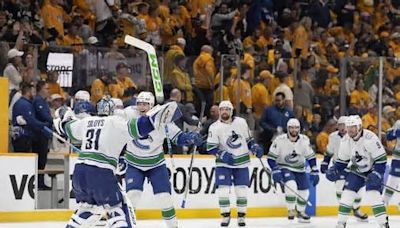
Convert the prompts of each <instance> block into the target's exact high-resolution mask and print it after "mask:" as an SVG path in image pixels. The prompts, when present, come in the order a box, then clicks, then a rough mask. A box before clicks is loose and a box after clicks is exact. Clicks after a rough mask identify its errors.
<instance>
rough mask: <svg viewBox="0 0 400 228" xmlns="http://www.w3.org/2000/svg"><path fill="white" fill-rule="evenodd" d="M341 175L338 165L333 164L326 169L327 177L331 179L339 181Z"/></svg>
mask: <svg viewBox="0 0 400 228" xmlns="http://www.w3.org/2000/svg"><path fill="white" fill-rule="evenodd" d="M339 177H340V171H339V169H337V167H336V166H332V167H330V168H329V169H328V171H326V179H328V180H329V181H332V182H333V181H337V180H338V179H339Z"/></svg>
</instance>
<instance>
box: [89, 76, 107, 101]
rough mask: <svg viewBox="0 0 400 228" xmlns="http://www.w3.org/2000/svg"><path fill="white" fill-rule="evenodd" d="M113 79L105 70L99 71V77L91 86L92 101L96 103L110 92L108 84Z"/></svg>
mask: <svg viewBox="0 0 400 228" xmlns="http://www.w3.org/2000/svg"><path fill="white" fill-rule="evenodd" d="M110 81H111V78H110V77H109V75H108V74H106V73H105V72H100V73H99V78H97V79H95V80H94V81H93V82H92V86H91V88H90V94H91V97H90V100H91V101H92V103H94V104H96V103H97V102H98V101H99V100H100V99H101V98H103V96H104V95H106V94H107V93H109V88H108V85H109V83H110Z"/></svg>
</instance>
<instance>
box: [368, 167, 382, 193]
mask: <svg viewBox="0 0 400 228" xmlns="http://www.w3.org/2000/svg"><path fill="white" fill-rule="evenodd" d="M366 185H367V186H368V187H367V189H376V190H379V189H381V187H382V175H381V174H380V173H378V172H376V171H372V173H370V174H368V176H367V182H366Z"/></svg>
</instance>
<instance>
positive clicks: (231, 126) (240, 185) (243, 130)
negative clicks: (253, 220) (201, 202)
mask: <svg viewBox="0 0 400 228" xmlns="http://www.w3.org/2000/svg"><path fill="white" fill-rule="evenodd" d="M219 113H220V116H219V120H217V121H216V122H214V123H213V124H211V126H210V128H209V131H208V138H207V152H208V153H210V154H213V155H215V156H216V169H215V183H216V186H217V190H216V192H217V194H218V200H219V206H220V211H221V215H222V217H223V219H222V222H221V226H222V227H227V226H228V225H229V222H230V219H231V211H230V201H229V193H230V187H231V185H232V184H233V185H234V188H235V193H236V206H237V211H238V225H239V226H246V222H245V215H246V210H247V191H248V187H249V184H250V178H249V169H248V166H249V164H250V152H252V153H253V154H255V155H256V156H257V157H258V158H261V157H262V155H263V149H262V148H261V147H260V146H259V145H258V144H257V143H255V141H254V139H253V138H252V137H251V134H250V129H249V126H248V125H247V122H246V120H245V119H243V118H240V117H237V116H233V105H232V103H231V102H230V101H222V102H221V103H220V104H219Z"/></svg>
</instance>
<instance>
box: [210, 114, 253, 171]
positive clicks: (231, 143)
mask: <svg viewBox="0 0 400 228" xmlns="http://www.w3.org/2000/svg"><path fill="white" fill-rule="evenodd" d="M251 139H252V138H251V134H250V129H249V127H248V125H247V122H246V120H245V119H243V118H241V117H234V118H233V120H232V122H231V123H224V122H222V121H221V120H217V121H216V122H214V123H213V124H211V125H210V128H209V130H208V138H207V150H208V151H209V150H212V149H214V148H218V149H219V150H221V151H227V152H229V153H231V154H232V155H233V158H234V165H228V164H226V163H223V162H222V160H220V159H218V158H217V159H216V165H217V166H219V167H228V168H244V167H248V166H249V163H250V155H249V148H248V146H247V143H248V142H249V140H251Z"/></svg>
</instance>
